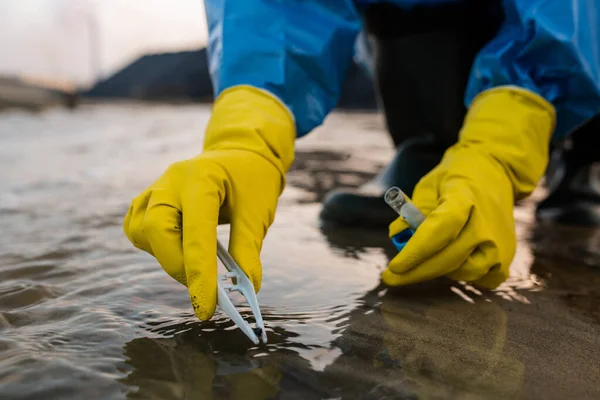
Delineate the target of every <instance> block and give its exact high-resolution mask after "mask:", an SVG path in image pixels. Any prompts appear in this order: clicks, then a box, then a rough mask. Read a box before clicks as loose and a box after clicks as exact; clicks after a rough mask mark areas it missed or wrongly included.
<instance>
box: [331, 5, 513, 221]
mask: <svg viewBox="0 0 600 400" xmlns="http://www.w3.org/2000/svg"><path fill="white" fill-rule="evenodd" d="M496 2H497V1H496ZM496 2H489V3H488V2H480V1H479V0H477V1H467V2H464V3H463V2H461V3H458V4H451V5H437V6H429V7H415V8H412V9H411V10H401V9H399V8H396V7H394V6H391V5H387V4H378V5H374V6H371V7H369V8H367V10H366V11H365V14H364V20H365V26H366V28H367V31H368V32H369V34H370V36H371V37H372V38H374V41H375V46H374V48H375V65H376V85H375V86H376V89H377V94H378V101H379V103H380V106H381V108H382V109H383V111H384V114H385V119H386V125H387V128H388V131H389V133H390V136H391V138H392V141H393V143H394V145H395V146H396V148H397V152H396V155H395V157H394V159H393V160H392V162H391V163H390V164H389V165H388V166H387V167H386V168H385V169H384V170H383V171H381V172H380V173H379V175H377V177H375V179H374V180H372V181H371V182H368V183H367V184H365V185H364V186H362V187H360V188H358V189H357V190H336V191H333V192H331V193H330V194H328V195H327V196H326V198H325V200H324V203H323V209H322V212H321V215H320V217H321V219H322V220H323V221H326V222H332V223H334V224H340V225H345V226H355V227H363V226H369V227H384V226H387V225H388V224H389V223H390V222H392V221H393V220H394V219H395V218H396V217H397V215H396V214H395V213H394V211H393V210H392V209H391V208H390V207H389V206H388V205H387V204H386V203H385V202H384V200H383V194H384V193H385V191H386V190H387V189H388V188H389V187H391V186H398V187H400V188H401V189H402V190H403V191H404V192H406V193H407V194H408V195H412V191H413V189H414V186H415V185H416V184H417V183H418V181H419V180H420V179H421V178H422V177H423V176H424V175H425V174H426V173H427V172H429V171H430V170H431V169H432V168H434V167H435V166H436V165H437V164H438V163H439V161H440V160H441V158H442V156H443V153H444V151H445V150H446V149H447V148H448V147H450V146H451V145H453V144H454V143H456V140H457V139H458V132H459V130H460V128H461V126H462V122H463V118H464V115H465V113H466V109H465V107H464V102H463V98H464V91H465V87H466V84H467V80H468V77H469V73H470V69H471V64H472V62H473V60H474V58H475V55H476V54H477V52H478V51H479V49H480V48H481V47H482V46H483V45H484V44H485V43H487V41H488V40H490V39H491V38H492V37H493V36H494V34H495V32H496V31H497V29H498V26H499V25H500V23H501V21H502V15H501V14H498V13H494V11H497V10H501V7H500V3H499V2H497V3H498V4H496ZM482 3H487V5H484V6H482ZM492 3H493V4H496V6H497V8H490V6H489V5H490V4H492ZM490 10H491V11H490Z"/></svg>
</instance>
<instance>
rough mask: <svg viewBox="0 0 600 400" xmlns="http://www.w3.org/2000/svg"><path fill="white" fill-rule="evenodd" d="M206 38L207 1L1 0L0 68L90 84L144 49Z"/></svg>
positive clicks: (195, 44) (185, 45) (189, 45)
mask: <svg viewBox="0 0 600 400" xmlns="http://www.w3.org/2000/svg"><path fill="white" fill-rule="evenodd" d="M91 32H96V33H97V34H96V35H93V34H91ZM95 37H96V38H97V40H94V38H95ZM206 42H207V27H206V18H205V14H204V4H203V0H0V75H17V76H24V77H31V78H38V79H43V80H48V81H53V80H54V81H57V82H72V83H74V84H76V85H79V86H87V85H90V84H91V83H92V82H93V81H95V80H96V79H97V78H98V77H106V76H108V75H110V74H111V73H113V72H115V71H116V70H118V69H119V68H121V67H123V66H125V65H127V64H128V63H129V62H131V61H132V60H134V59H135V58H137V57H138V56H140V55H142V54H145V53H148V52H161V51H172V50H185V49H195V48H200V47H203V46H204V45H205V44H206ZM94 43H95V44H94ZM92 49H97V51H92ZM94 60H97V61H94Z"/></svg>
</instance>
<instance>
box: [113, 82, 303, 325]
mask: <svg viewBox="0 0 600 400" xmlns="http://www.w3.org/2000/svg"><path fill="white" fill-rule="evenodd" d="M295 137H296V135H295V127H294V121H293V118H292V115H291V113H290V112H289V111H288V109H287V108H286V107H285V106H284V105H283V104H282V103H280V102H279V101H278V100H277V99H276V98H275V97H273V96H271V95H270V94H268V93H266V92H263V91H261V90H258V89H255V88H253V87H249V86H236V87H234V88H231V89H229V90H226V91H224V92H223V93H222V94H221V95H220V96H219V97H218V99H217V100H216V101H215V105H214V108H213V112H212V116H211V119H210V122H209V123H208V126H207V128H206V136H205V140H204V151H203V152H202V153H201V154H200V155H199V156H197V157H195V158H192V159H189V160H186V161H181V162H178V163H175V164H173V165H171V166H170V167H169V168H168V169H167V171H166V172H165V173H164V174H163V175H162V176H161V177H160V178H158V180H157V181H156V182H154V183H153V184H152V185H150V187H149V188H147V189H146V190H145V191H144V192H143V193H142V194H141V195H139V196H138V197H136V198H135V199H134V200H133V203H132V205H131V207H130V209H129V212H128V214H127V216H126V217H125V221H124V223H123V227H124V230H125V233H126V234H127V237H128V238H129V239H130V240H131V242H132V243H133V244H134V245H135V246H136V247H138V248H140V249H142V250H144V251H147V252H148V253H150V254H152V255H154V256H155V257H156V258H157V260H158V262H159V263H160V265H161V266H162V267H163V269H164V270H165V271H166V272H167V273H168V274H169V275H170V276H171V277H173V278H174V279H176V280H177V281H179V282H180V283H182V284H184V285H186V286H187V287H188V289H189V293H190V299H191V302H192V306H193V308H194V311H195V313H196V315H197V316H198V318H200V319H202V320H207V319H210V318H211V317H212V315H213V314H214V311H215V307H216V301H217V234H216V229H217V224H218V223H231V235H230V239H229V252H230V253H231V255H232V256H233V258H235V260H236V261H237V262H238V264H239V265H240V267H241V268H242V269H243V270H244V272H246V274H247V275H248V276H249V278H250V279H251V280H252V283H253V284H254V287H255V289H256V291H257V292H258V290H259V289H260V285H261V280H262V267H261V262H260V250H261V247H262V243H263V239H264V237H265V235H266V233H267V229H268V228H269V226H270V225H271V223H272V222H273V218H274V215H275V209H276V207H277V201H278V198H279V195H280V194H281V192H282V190H283V187H284V185H285V173H286V172H287V170H288V169H289V167H290V165H291V163H292V162H293V159H294V141H295Z"/></svg>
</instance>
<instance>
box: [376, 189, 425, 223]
mask: <svg viewBox="0 0 600 400" xmlns="http://www.w3.org/2000/svg"><path fill="white" fill-rule="evenodd" d="M383 199H384V200H385V202H386V203H387V204H388V205H389V206H390V207H392V208H393V209H394V210H395V211H396V212H397V213H398V215H400V216H401V217H402V218H404V219H405V220H406V221H407V222H408V224H409V225H410V227H411V228H412V229H413V230H417V228H418V227H419V225H421V223H422V222H423V221H424V220H425V215H424V214H423V213H422V212H421V210H419V209H418V208H417V207H415V205H414V204H413V203H412V202H411V201H410V200H409V199H408V196H406V194H404V192H403V191H402V190H401V189H400V188H399V187H397V186H392V187H391V188H389V189H388V190H387V191H386V192H385V195H384V196H383Z"/></svg>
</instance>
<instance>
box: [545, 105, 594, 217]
mask: <svg viewBox="0 0 600 400" xmlns="http://www.w3.org/2000/svg"><path fill="white" fill-rule="evenodd" d="M599 148H600V116H597V117H595V118H594V119H592V120H591V121H590V122H588V123H587V124H586V125H584V126H582V127H581V128H579V130H577V131H576V132H574V133H573V134H572V136H571V138H570V140H568V141H566V142H565V143H564V145H563V146H561V147H559V148H557V149H555V151H554V152H553V154H552V157H551V161H550V166H549V168H548V172H547V173H546V186H547V187H548V192H549V194H548V197H546V199H544V200H543V201H541V202H540V203H539V204H538V206H537V210H536V216H537V218H538V219H539V220H544V221H551V222H556V223H561V224H568V225H581V226H593V227H598V226H600V151H598V149H599Z"/></svg>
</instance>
